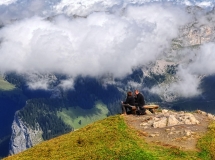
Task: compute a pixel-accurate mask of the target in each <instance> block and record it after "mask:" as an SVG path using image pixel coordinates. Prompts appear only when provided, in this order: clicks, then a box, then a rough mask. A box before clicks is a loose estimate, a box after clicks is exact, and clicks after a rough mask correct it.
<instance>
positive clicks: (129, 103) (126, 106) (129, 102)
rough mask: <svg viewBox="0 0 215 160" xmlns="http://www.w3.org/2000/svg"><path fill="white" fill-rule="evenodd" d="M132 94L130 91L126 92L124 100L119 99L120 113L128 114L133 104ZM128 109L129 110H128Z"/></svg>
mask: <svg viewBox="0 0 215 160" xmlns="http://www.w3.org/2000/svg"><path fill="white" fill-rule="evenodd" d="M134 102H135V101H134V96H133V94H132V92H131V91H128V92H127V97H126V100H125V101H121V104H122V114H130V113H131V110H132V108H133V107H135V106H134V104H135V103H134ZM128 109H129V111H128Z"/></svg>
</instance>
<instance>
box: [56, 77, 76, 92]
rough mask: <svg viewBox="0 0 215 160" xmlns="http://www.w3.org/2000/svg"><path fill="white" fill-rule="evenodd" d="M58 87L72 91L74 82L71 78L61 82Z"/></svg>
mask: <svg viewBox="0 0 215 160" xmlns="http://www.w3.org/2000/svg"><path fill="white" fill-rule="evenodd" d="M58 86H59V87H61V88H62V89H63V90H68V89H74V80H73V79H72V78H69V79H67V80H62V81H61V83H60V84H59V85H58Z"/></svg>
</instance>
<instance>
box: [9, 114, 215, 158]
mask: <svg viewBox="0 0 215 160" xmlns="http://www.w3.org/2000/svg"><path fill="white" fill-rule="evenodd" d="M214 131H215V124H211V125H210V126H209V131H208V133H207V134H206V135H205V136H204V137H202V138H201V139H200V141H199V143H198V146H201V147H200V151H199V152H197V151H181V150H179V149H177V148H166V147H163V146H156V145H152V144H147V143H145V141H144V137H143V136H142V135H141V134H140V133H138V132H137V131H135V130H134V129H132V128H130V127H128V126H127V125H126V123H125V121H124V118H123V117H122V116H119V115H117V116H110V117H108V118H106V119H103V120H100V121H97V122H95V123H92V124H90V125H87V126H86V127H84V128H81V129H79V130H77V131H74V132H70V133H68V134H65V135H62V136H59V137H57V138H54V139H51V140H48V141H45V142H42V143H40V144H39V145H36V146H35V147H33V148H30V149H28V150H26V151H24V152H22V153H19V154H17V155H14V156H10V157H7V158H5V160H10V159H12V160H34V159H37V160H38V159H40V160H43V159H44V160H49V159H50V160H61V159H64V160H67V159H68V160H76V159H77V160H82V159H84V160H88V159H89V160H91V159H98V160H103V159H104V160H106V159H108V160H109V159H113V160H120V159H121V160H132V159H134V160H156V159H158V160H170V159H176V160H183V159H184V160H185V159H186V160H189V159H190V160H191V159H192V160H193V159H196V160H197V159H198V160H199V159H203V160H210V159H211V160H213V159H214V158H215V153H214V146H215V132H214Z"/></svg>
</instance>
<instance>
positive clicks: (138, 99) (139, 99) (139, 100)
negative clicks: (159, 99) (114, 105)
mask: <svg viewBox="0 0 215 160" xmlns="http://www.w3.org/2000/svg"><path fill="white" fill-rule="evenodd" d="M135 104H136V105H137V106H139V107H142V106H144V105H145V100H144V97H143V95H142V94H141V93H138V94H137V97H136V102H135Z"/></svg>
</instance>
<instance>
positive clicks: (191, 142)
mask: <svg viewBox="0 0 215 160" xmlns="http://www.w3.org/2000/svg"><path fill="white" fill-rule="evenodd" d="M192 114H193V115H194V116H195V118H196V119H197V120H198V121H199V122H200V123H199V124H180V125H174V126H167V127H163V128H154V127H153V126H150V127H145V126H144V125H141V124H143V123H145V122H146V121H149V120H151V119H153V117H154V116H156V114H152V115H123V116H124V118H125V121H126V123H127V124H128V125H129V126H130V127H132V128H134V129H136V130H138V131H139V132H140V133H142V135H144V139H145V140H146V142H147V143H156V144H158V145H162V146H169V147H177V148H180V149H182V150H198V149H197V148H196V144H197V141H198V139H199V138H200V137H201V136H202V135H203V134H204V133H205V132H206V131H207V127H208V125H209V123H210V122H211V121H212V120H211V118H209V117H208V116H207V115H203V114H199V113H192Z"/></svg>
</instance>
